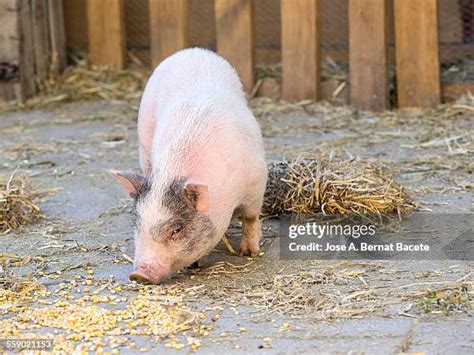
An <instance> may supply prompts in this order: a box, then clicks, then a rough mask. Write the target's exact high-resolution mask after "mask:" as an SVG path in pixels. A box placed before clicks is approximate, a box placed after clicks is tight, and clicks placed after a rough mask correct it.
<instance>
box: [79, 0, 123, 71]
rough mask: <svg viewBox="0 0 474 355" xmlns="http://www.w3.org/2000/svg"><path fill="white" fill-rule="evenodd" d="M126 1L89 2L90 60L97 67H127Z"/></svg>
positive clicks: (93, 0)
mask: <svg viewBox="0 0 474 355" xmlns="http://www.w3.org/2000/svg"><path fill="white" fill-rule="evenodd" d="M123 1H124V0H87V19H88V21H87V22H88V33H89V59H90V61H91V63H93V64H96V65H108V66H110V67H112V68H116V69H123V68H124V67H125V64H126V61H125V17H124V16H125V15H124V2H123Z"/></svg>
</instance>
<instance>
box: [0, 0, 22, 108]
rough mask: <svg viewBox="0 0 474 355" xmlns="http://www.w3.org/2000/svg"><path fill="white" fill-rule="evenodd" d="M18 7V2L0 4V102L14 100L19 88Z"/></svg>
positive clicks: (19, 40)
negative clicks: (0, 28)
mask: <svg viewBox="0 0 474 355" xmlns="http://www.w3.org/2000/svg"><path fill="white" fill-rule="evenodd" d="M19 6H20V4H19V0H5V1H3V2H1V3H0V23H2V31H0V63H1V64H0V101H11V100H15V99H16V98H17V90H18V88H20V86H19V85H20V47H21V36H20V18H19V11H20V9H19Z"/></svg>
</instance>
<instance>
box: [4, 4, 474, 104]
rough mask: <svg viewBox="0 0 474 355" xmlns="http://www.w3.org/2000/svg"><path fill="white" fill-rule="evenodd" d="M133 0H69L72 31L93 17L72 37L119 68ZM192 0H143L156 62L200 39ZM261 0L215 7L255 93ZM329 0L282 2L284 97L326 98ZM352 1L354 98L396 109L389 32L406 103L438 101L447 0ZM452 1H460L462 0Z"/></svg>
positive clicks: (222, 35) (218, 34) (227, 48)
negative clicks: (441, 10) (441, 9)
mask: <svg viewBox="0 0 474 355" xmlns="http://www.w3.org/2000/svg"><path fill="white" fill-rule="evenodd" d="M8 1H11V2H15V1H16V2H21V1H28V0H8ZM40 1H57V0H40ZM125 1H130V0H63V3H64V5H65V6H71V5H74V4H75V3H77V4H80V3H82V4H83V5H84V6H83V10H81V11H83V12H84V13H83V14H81V13H80V12H79V11H78V10H77V9H80V7H78V8H77V9H76V8H74V9H67V8H65V13H66V14H69V16H70V18H67V17H66V32H67V30H68V26H70V27H72V23H75V22H76V21H79V20H81V21H82V20H83V19H84V18H85V20H84V24H85V26H86V27H87V28H86V29H85V31H77V30H75V31H72V35H74V36H76V35H77V36H79V35H83V34H84V33H85V36H86V37H87V38H86V42H87V46H88V51H89V58H90V60H91V62H92V63H94V64H99V65H110V66H113V67H115V68H119V69H121V68H124V67H125V66H126V50H127V48H126V46H127V33H126V32H127V30H126V27H127V26H126V21H125V18H126V14H125V9H126V6H125V5H127V6H130V3H125ZM134 1H137V0H134ZM190 1H191V0H140V3H142V4H143V3H145V6H146V7H147V11H148V16H147V18H148V20H147V21H148V28H149V31H148V32H149V38H148V41H149V54H150V56H149V57H150V64H151V65H152V66H155V65H157V64H158V63H160V62H161V61H162V60H163V59H164V58H166V57H167V56H169V55H170V54H172V53H174V52H175V51H177V50H179V49H183V48H186V47H189V46H191V45H192V44H193V38H190V35H189V32H190V31H189V28H190V23H189V18H190ZM200 1H203V0H200ZM256 1H259V0H213V2H212V4H213V9H212V8H211V11H213V12H214V16H213V19H214V21H215V26H214V27H213V28H214V31H215V44H216V46H215V49H216V51H217V52H219V53H220V54H222V55H223V56H224V57H226V58H227V59H228V60H229V61H230V62H231V63H232V64H233V65H234V66H235V67H236V69H237V70H238V72H239V74H240V76H241V78H242V81H243V84H244V87H245V89H246V90H247V91H248V92H251V91H252V89H253V88H254V86H255V83H256V76H255V63H256V43H255V42H256V41H255V37H256V28H255V6H256ZM324 1H325V0H280V1H279V2H277V4H278V6H280V9H279V10H280V11H279V21H280V23H281V26H280V28H279V31H281V36H280V46H279V49H277V50H278V51H280V52H279V55H278V58H279V59H281V63H282V88H281V95H282V97H283V98H284V99H289V100H305V99H312V100H319V99H321V98H324V96H325V95H323V92H324V90H323V85H322V83H321V74H320V73H321V71H320V68H321V57H322V55H321V53H322V47H321V39H320V38H321V33H324V31H325V30H327V29H325V28H322V20H323V19H322V15H321V12H322V11H321V4H322V3H323V2H324ZM337 1H338V2H339V3H340V2H341V1H340V0H337ZM346 1H348V8H347V20H346V21H345V22H346V23H347V25H348V33H349V35H348V48H349V49H348V53H349V55H348V64H349V83H350V85H349V88H350V92H349V96H350V103H351V104H352V105H354V106H355V107H357V108H361V109H369V110H373V111H381V110H384V109H386V108H388V107H389V105H390V99H389V94H390V90H389V84H390V83H389V65H390V63H389V62H390V60H389V59H390V57H389V53H390V54H393V45H392V46H391V45H390V44H391V42H390V40H389V37H394V47H395V64H396V90H397V95H396V96H397V98H398V106H400V107H407V106H420V107H430V106H434V105H437V104H438V103H439V102H440V97H441V89H442V88H441V84H440V59H439V58H440V55H439V51H440V48H439V43H440V40H439V38H438V37H439V36H438V29H439V26H438V20H439V18H440V16H439V14H438V6H439V1H440V0H346ZM441 1H443V0H441ZM448 1H451V2H454V3H455V4H457V3H456V1H457V0H448ZM267 2H268V1H267ZM205 3H206V4H208V3H209V1H206V2H205ZM274 3H276V2H274ZM327 3H328V2H327V1H326V3H325V4H326V6H327ZM329 3H331V2H329ZM200 4H204V2H201V3H200ZM441 4H442V5H443V6H445V5H446V4H445V3H441ZM208 5H209V4H208ZM206 6H207V5H206ZM203 8H204V5H203ZM473 9H474V6H473ZM389 13H390V16H389ZM392 14H393V15H392ZM393 33H394V36H393ZM442 34H443V33H442ZM74 39H75V38H74ZM80 40H81V41H82V39H80ZM469 51H471V52H472V54H473V55H474V47H473V46H472V45H469V47H466V48H464V47H463V51H462V53H463V54H462V55H464V53H469ZM442 54H443V53H442ZM471 87H472V85H471ZM461 92H462V90H461Z"/></svg>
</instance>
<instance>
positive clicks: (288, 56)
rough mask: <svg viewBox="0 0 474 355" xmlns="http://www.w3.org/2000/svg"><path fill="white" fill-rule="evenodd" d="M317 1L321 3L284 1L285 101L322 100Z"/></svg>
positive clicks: (282, 36)
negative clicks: (320, 91) (320, 97)
mask: <svg viewBox="0 0 474 355" xmlns="http://www.w3.org/2000/svg"><path fill="white" fill-rule="evenodd" d="M318 2H319V1H318V0H281V4H280V6H281V51H282V69H283V88H282V96H283V98H284V99H287V100H304V99H312V100H317V99H318V98H319V97H318V96H319V67H320V59H319V57H320V47H319V11H318Z"/></svg>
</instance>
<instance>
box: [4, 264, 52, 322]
mask: <svg viewBox="0 0 474 355" xmlns="http://www.w3.org/2000/svg"><path fill="white" fill-rule="evenodd" d="M43 291H44V287H43V286H42V285H41V284H40V283H38V281H36V280H35V279H34V278H33V277H32V276H31V275H27V276H19V275H17V274H15V273H13V272H12V271H9V270H3V269H1V268H0V314H3V313H6V312H12V311H15V310H16V308H15V306H17V305H22V304H24V302H28V301H32V300H33V299H34V296H35V294H38V293H41V292H43Z"/></svg>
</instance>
